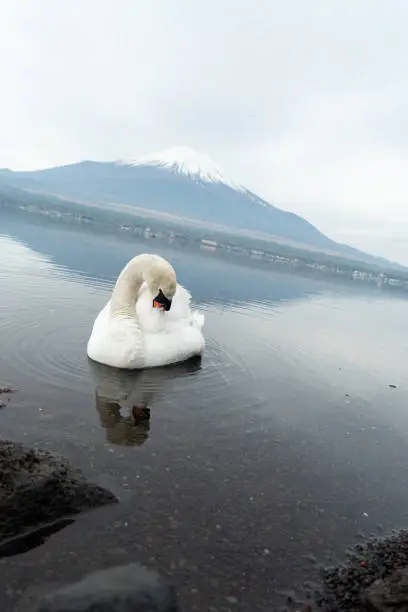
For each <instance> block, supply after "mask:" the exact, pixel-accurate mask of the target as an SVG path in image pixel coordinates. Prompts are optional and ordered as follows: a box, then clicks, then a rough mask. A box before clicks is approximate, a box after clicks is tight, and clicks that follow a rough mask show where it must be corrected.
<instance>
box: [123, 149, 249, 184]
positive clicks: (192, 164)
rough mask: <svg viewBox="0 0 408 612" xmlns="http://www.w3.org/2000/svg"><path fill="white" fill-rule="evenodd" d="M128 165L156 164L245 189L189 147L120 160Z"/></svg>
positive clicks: (212, 181) (206, 181)
mask: <svg viewBox="0 0 408 612" xmlns="http://www.w3.org/2000/svg"><path fill="white" fill-rule="evenodd" d="M121 163H122V164H126V165H129V166H158V167H162V168H167V169H169V170H171V171H172V172H176V173H178V174H183V175H185V176H189V177H190V178H192V179H193V180H197V181H201V182H204V183H222V184H224V185H228V187H231V188H232V189H235V190H236V191H245V189H244V188H243V187H242V186H241V185H238V184H237V183H234V182H233V181H231V180H230V179H228V178H227V177H226V176H225V175H224V174H223V173H222V172H221V170H220V169H219V168H218V166H217V165H216V164H215V163H214V162H213V160H212V159H211V158H210V157H209V156H208V155H207V154H206V153H201V152H198V151H194V149H191V148H190V147H171V148H170V149H165V150H163V151H157V152H156V153H151V154H149V155H141V156H139V157H136V158H135V159H133V160H130V161H122V162H121Z"/></svg>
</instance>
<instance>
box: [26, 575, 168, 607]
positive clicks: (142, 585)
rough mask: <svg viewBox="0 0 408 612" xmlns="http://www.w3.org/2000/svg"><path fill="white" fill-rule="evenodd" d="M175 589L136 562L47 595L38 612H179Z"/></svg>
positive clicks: (91, 576)
mask: <svg viewBox="0 0 408 612" xmlns="http://www.w3.org/2000/svg"><path fill="white" fill-rule="evenodd" d="M178 610H179V607H178V604H177V599H176V595H175V592H174V589H173V588H172V587H170V586H169V585H168V584H167V583H166V582H164V580H163V579H162V578H160V576H159V575H158V574H156V573H155V572H152V571H150V570H147V569H145V568H143V567H142V566H140V565H138V564H137V563H132V564H129V565H123V566H119V567H112V568H110V569H105V570H101V571H98V572H94V573H93V574H89V575H88V576H86V577H85V578H84V579H83V580H81V581H80V582H77V583H75V584H73V585H70V586H67V587H64V588H62V589H60V590H58V591H56V592H55V593H52V594H50V595H47V596H46V597H44V598H43V600H42V601H41V602H40V604H39V606H38V608H37V612H178Z"/></svg>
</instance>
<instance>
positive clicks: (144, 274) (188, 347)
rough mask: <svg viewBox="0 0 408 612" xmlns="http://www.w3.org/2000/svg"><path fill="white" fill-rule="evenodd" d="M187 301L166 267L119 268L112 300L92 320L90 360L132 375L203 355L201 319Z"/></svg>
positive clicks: (148, 260) (136, 262) (144, 259)
mask: <svg viewBox="0 0 408 612" xmlns="http://www.w3.org/2000/svg"><path fill="white" fill-rule="evenodd" d="M190 300H191V295H190V293H189V292H188V291H187V290H186V289H185V288H184V287H182V286H181V285H179V284H178V283H177V279H176V273H175V271H174V269H173V267H172V266H171V265H170V264H169V262H168V261H166V260H165V259H163V257H159V256H158V255H150V254H142V255H137V256H136V257H134V258H133V259H131V260H130V261H129V262H128V263H127V265H126V266H125V267H124V268H123V270H122V272H121V273H120V275H119V277H118V279H117V281H116V284H115V287H114V289H113V292H112V296H111V299H110V300H109V301H108V303H107V304H106V305H105V307H104V308H103V309H102V310H101V311H100V313H99V314H98V316H97V317H96V319H95V322H94V325H93V328H92V332H91V336H90V338H89V341H88V346H87V354H88V357H89V358H90V359H92V360H93V361H97V362H99V363H103V364H105V365H108V366H111V367H115V368H122V369H128V370H133V369H139V368H151V367H157V366H163V365H169V364H172V363H178V362H181V361H185V360H186V359H189V358H190V357H193V356H195V355H201V354H202V352H203V350H204V345H205V341H204V337H203V334H202V332H201V328H202V326H203V323H204V315H203V314H200V313H198V312H193V311H191V309H190Z"/></svg>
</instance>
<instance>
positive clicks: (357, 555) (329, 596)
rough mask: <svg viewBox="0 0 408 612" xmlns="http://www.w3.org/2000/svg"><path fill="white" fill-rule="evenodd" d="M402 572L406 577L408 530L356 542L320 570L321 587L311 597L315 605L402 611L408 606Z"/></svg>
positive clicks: (331, 610) (354, 611)
mask: <svg viewBox="0 0 408 612" xmlns="http://www.w3.org/2000/svg"><path fill="white" fill-rule="evenodd" d="M399 570H404V571H402V572H401V571H399ZM404 576H406V577H408V530H401V531H395V532H392V534H391V535H390V536H388V537H385V538H375V539H372V540H369V541H368V542H366V543H365V544H357V545H356V546H355V547H354V548H353V549H352V550H351V551H349V552H348V554H347V560H346V562H345V563H344V564H341V565H340V564H339V565H337V566H335V567H330V568H325V569H324V570H323V571H322V584H321V588H319V590H318V591H317V592H316V593H315V598H314V599H315V602H316V606H317V608H315V609H317V610H323V612H337V611H338V610H348V611H350V612H361V611H365V610H371V611H372V612H374V611H375V610H378V611H380V610H384V611H385V610H394V609H395V610H399V611H400V612H403V610H408V591H407V587H406V586H405V581H404ZM390 585H391V591H392V592H390ZM306 609H309V610H312V609H313V607H312V606H310V607H308V608H306Z"/></svg>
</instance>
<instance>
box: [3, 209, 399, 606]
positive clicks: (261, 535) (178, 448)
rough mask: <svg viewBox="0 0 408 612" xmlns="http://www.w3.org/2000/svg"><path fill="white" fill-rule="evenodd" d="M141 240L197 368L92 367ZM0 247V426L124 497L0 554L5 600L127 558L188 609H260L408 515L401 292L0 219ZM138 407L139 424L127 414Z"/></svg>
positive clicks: (152, 243) (155, 244) (153, 243)
mask: <svg viewBox="0 0 408 612" xmlns="http://www.w3.org/2000/svg"><path fill="white" fill-rule="evenodd" d="M143 251H153V252H158V253H160V254H162V255H164V256H165V257H166V258H168V259H169V260H170V261H171V263H172V264H173V265H174V267H175V268H176V270H177V272H178V277H179V282H181V283H182V284H184V285H185V286H186V287H188V288H189V289H190V290H191V291H192V293H193V298H194V301H195V304H196V305H197V306H198V307H199V308H200V309H201V310H202V311H204V313H205V317H206V320H205V328H204V329H205V335H206V338H207V348H206V352H205V355H204V356H203V359H202V362H201V364H200V363H192V364H186V365H182V366H178V367H172V368H169V369H167V370H151V371H145V372H142V373H139V374H122V375H119V374H118V373H116V372H114V371H111V370H109V369H108V368H104V367H96V366H95V365H93V366H92V364H91V363H89V361H88V359H87V357H86V350H85V349H86V342H87V339H88V335H89V333H90V330H91V326H92V323H93V320H94V318H95V316H96V314H97V312H98V311H99V310H100V308H101V307H102V306H103V305H104V303H105V302H106V301H107V300H108V299H109V295H110V291H111V289H112V286H113V283H114V281H115V279H116V276H117V274H118V273H119V271H120V270H121V268H122V266H123V265H124V264H125V263H126V261H127V260H128V259H130V258H131V257H132V256H134V255H135V254H137V253H139V252H143ZM0 261H1V267H0V291H1V300H0V338H1V352H0V384H8V385H11V386H13V387H15V388H17V389H18V391H17V393H15V394H14V395H13V396H12V397H11V400H10V402H9V405H8V406H7V407H6V408H3V409H2V411H1V412H0V426H1V435H2V436H3V437H7V438H12V439H14V440H19V441H24V442H26V443H28V444H39V445H42V446H45V447H47V448H50V449H52V450H58V451H61V452H63V453H64V454H66V455H67V456H68V457H69V458H70V459H71V460H72V461H73V462H74V463H75V464H76V465H78V466H79V467H81V468H82V469H83V470H84V471H85V472H86V474H87V475H88V476H89V477H90V478H93V479H94V480H96V481H97V482H99V483H100V484H103V485H104V486H108V487H109V488H111V489H112V490H113V491H114V492H115V493H116V494H117V495H118V496H119V498H120V499H121V502H122V503H121V504H120V505H119V506H117V507H115V508H110V509H103V510H102V511H97V512H96V513H92V514H89V515H87V516H85V517H83V518H81V519H79V520H78V521H76V522H75V524H74V525H72V526H70V527H67V528H66V529H64V530H62V531H60V532H59V533H58V534H56V535H54V536H52V537H51V538H50V539H49V540H48V541H47V542H46V543H45V544H44V545H43V546H42V547H40V548H36V549H33V550H30V551H28V552H26V553H25V554H22V555H17V556H13V557H8V558H5V559H3V566H0V568H1V572H2V576H3V578H2V581H3V586H4V585H5V586H4V588H3V591H4V597H5V598H6V599H7V598H8V599H7V601H9V604H10V606H11V605H12V603H13V602H15V601H17V600H18V599H19V598H20V597H23V598H24V597H25V596H26V594H27V593H29V592H31V590H32V589H33V588H34V589H35V588H36V587H37V586H39V587H41V588H42V587H43V586H44V584H45V585H46V587H47V588H48V586H49V585H50V584H54V583H59V582H60V581H63V580H66V579H71V578H72V577H76V576H80V575H81V574H82V573H83V571H88V570H89V569H90V568H91V567H101V566H103V565H111V564H112V563H122V562H124V561H128V560H129V559H138V560H141V561H142V562H145V563H148V564H149V565H150V566H152V567H156V568H157V569H159V570H160V571H162V572H163V573H166V574H168V575H170V576H171V579H172V581H173V582H174V583H175V584H176V586H177V587H178V590H179V593H180V597H181V600H182V602H183V604H184V605H185V609H186V610H200V611H201V610H202V611H204V610H270V609H271V606H274V605H277V604H280V603H282V601H284V595H285V593H287V591H288V589H291V588H293V587H296V586H298V585H300V584H301V582H302V581H303V580H305V579H308V578H311V579H313V577H314V571H315V568H314V560H316V559H317V560H318V561H322V562H327V561H330V560H332V559H337V558H341V557H342V556H343V555H344V552H345V549H346V547H347V546H348V545H350V544H352V543H354V542H355V541H356V540H357V538H358V537H361V536H362V535H365V536H367V535H370V534H371V533H378V532H382V533H383V532H386V531H389V530H390V529H393V528H395V527H401V526H407V522H408V520H407V518H408V517H407V510H406V509H407V507H408V486H407V484H408V483H407V476H408V444H407V442H408V401H407V400H408V393H407V376H406V372H407V329H408V302H407V301H405V300H404V299H402V298H400V297H395V296H389V295H387V294H385V293H384V292H381V291H379V290H377V289H366V290H362V289H359V288H356V287H354V286H351V285H350V286H345V285H339V284H330V283H329V282H326V281H323V280H320V279H313V278H301V277H297V276H294V275H289V274H283V273H277V272H273V271H270V270H264V269H262V268H261V267H256V266H255V265H252V266H250V265H248V266H246V265H244V264H242V263H240V264H238V263H231V262H227V261H220V260H217V259H215V258H214V257H213V256H212V255H211V254H199V253H192V252H188V251H185V250H183V249H179V250H176V249H172V248H171V247H170V246H164V245H163V244H162V243H160V242H156V241H150V242H149V243H136V242H130V241H125V240H124V239H120V238H118V237H107V236H102V235H93V234H91V233H85V232H84V231H79V230H73V229H68V228H65V227H62V226H61V227H59V226H57V225H56V226H41V225H40V224H38V223H32V224H31V223H28V222H26V221H21V220H15V219H12V218H10V217H5V216H0ZM390 384H394V385H397V389H391V388H389V385H390ZM141 402H142V403H147V404H148V405H149V406H150V408H151V420H150V427H149V428H147V427H146V426H142V425H139V426H134V425H133V424H132V422H131V420H130V419H129V409H130V407H131V406H133V405H137V404H138V403H141ZM73 557H74V558H75V563H73ZM44 576H45V578H44ZM10 609H11V607H10Z"/></svg>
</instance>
